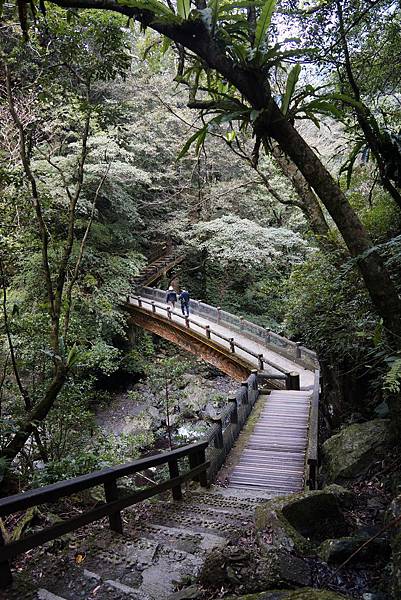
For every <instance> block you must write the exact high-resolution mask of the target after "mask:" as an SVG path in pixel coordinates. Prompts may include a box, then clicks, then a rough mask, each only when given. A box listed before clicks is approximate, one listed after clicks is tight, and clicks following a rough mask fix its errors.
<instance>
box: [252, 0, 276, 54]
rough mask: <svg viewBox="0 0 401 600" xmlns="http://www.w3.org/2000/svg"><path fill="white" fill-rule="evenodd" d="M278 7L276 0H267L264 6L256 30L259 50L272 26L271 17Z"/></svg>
mask: <svg viewBox="0 0 401 600" xmlns="http://www.w3.org/2000/svg"><path fill="white" fill-rule="evenodd" d="M275 8H276V0H267V2H266V3H265V5H264V6H263V8H262V12H261V13H260V17H259V19H258V22H257V23H256V30H255V48H256V50H259V48H260V46H261V44H262V43H263V41H264V39H265V37H266V34H267V31H268V29H269V27H270V22H271V18H272V15H273V12H274V9H275Z"/></svg>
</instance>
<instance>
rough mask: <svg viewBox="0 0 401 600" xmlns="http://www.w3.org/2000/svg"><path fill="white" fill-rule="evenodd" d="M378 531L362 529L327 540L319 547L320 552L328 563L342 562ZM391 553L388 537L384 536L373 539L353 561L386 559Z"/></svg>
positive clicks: (321, 556)
mask: <svg viewBox="0 0 401 600" xmlns="http://www.w3.org/2000/svg"><path fill="white" fill-rule="evenodd" d="M376 533H377V531H374V530H368V529H367V530H362V531H358V532H356V533H355V534H353V535H351V536H347V537H342V538H337V539H334V540H325V541H324V542H323V544H322V545H321V546H320V547H319V550H318V554H319V556H320V558H322V559H323V560H324V561H325V562H327V563H330V564H331V563H341V562H343V561H344V560H346V559H348V558H350V557H351V556H352V555H353V554H354V552H356V550H358V548H360V547H361V546H362V545H363V544H364V543H365V542H367V541H369V540H371V538H374V535H375V534H376ZM389 553H390V548H389V543H388V539H387V538H386V537H383V536H379V537H377V538H374V539H372V540H371V541H370V542H369V544H367V545H366V546H364V547H363V548H362V549H361V550H360V551H359V552H358V553H357V554H356V555H355V557H353V562H361V561H365V560H371V559H380V560H384V559H386V558H388V556H389Z"/></svg>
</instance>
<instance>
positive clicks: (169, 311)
mask: <svg viewBox="0 0 401 600" xmlns="http://www.w3.org/2000/svg"><path fill="white" fill-rule="evenodd" d="M167 318H168V319H170V321H171V306H168V307H167Z"/></svg>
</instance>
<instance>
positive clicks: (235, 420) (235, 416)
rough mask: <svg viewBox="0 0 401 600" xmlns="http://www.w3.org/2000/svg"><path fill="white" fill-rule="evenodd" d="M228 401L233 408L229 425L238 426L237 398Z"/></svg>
mask: <svg viewBox="0 0 401 600" xmlns="http://www.w3.org/2000/svg"><path fill="white" fill-rule="evenodd" d="M228 401H229V402H230V403H232V405H233V406H234V410H233V412H232V413H231V423H232V424H233V425H237V424H238V404H237V398H236V397H235V396H233V397H232V398H228Z"/></svg>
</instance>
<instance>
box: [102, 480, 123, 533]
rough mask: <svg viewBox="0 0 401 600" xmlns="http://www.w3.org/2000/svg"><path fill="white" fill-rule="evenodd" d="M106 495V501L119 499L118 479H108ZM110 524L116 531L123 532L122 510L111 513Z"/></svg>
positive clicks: (105, 489)
mask: <svg viewBox="0 0 401 600" xmlns="http://www.w3.org/2000/svg"><path fill="white" fill-rule="evenodd" d="M104 495H105V496H106V502H113V501H114V500H118V498H119V494H118V487H117V481H116V480H115V479H114V480H113V481H108V482H106V483H105V484H104ZM109 524H110V529H111V530H112V531H115V532H116V533H122V532H123V522H122V519H121V513H120V511H118V512H115V513H113V514H111V515H109Z"/></svg>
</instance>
